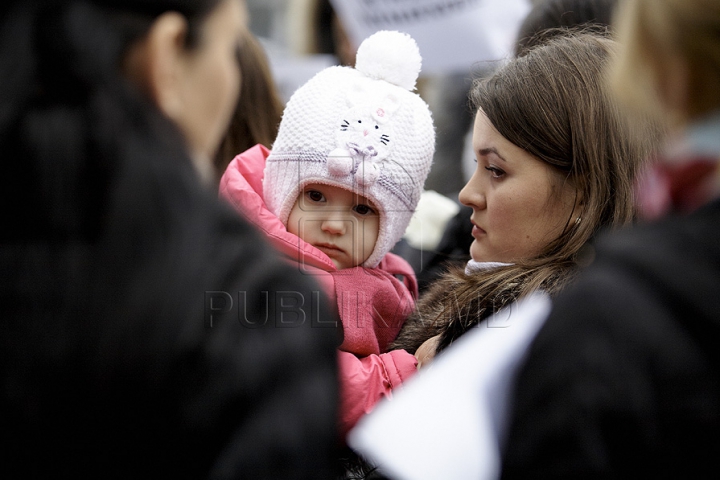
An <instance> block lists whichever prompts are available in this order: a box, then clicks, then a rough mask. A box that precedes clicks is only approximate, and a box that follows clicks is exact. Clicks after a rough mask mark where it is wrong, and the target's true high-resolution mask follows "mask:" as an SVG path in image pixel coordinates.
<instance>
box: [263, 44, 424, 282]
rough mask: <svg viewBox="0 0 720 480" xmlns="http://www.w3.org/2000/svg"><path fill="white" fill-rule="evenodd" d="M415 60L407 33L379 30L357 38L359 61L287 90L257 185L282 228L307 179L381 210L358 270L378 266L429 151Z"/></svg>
mask: <svg viewBox="0 0 720 480" xmlns="http://www.w3.org/2000/svg"><path fill="white" fill-rule="evenodd" d="M421 62H422V59H421V57H420V52H419V50H418V47H417V44H416V43H415V41H414V40H413V39H412V38H411V37H410V36H409V35H407V34H404V33H400V32H392V31H380V32H377V33H375V34H373V35H371V36H370V37H368V38H367V39H366V40H365V41H363V42H362V44H361V45H360V48H358V52H357V59H356V62H355V64H356V66H355V68H351V67H339V66H338V67H329V68H326V69H325V70H323V71H321V72H320V73H318V74H317V75H315V76H314V77H313V78H312V79H310V80H309V81H308V82H307V83H306V84H304V85H303V86H302V87H300V88H299V89H298V90H297V91H296V92H295V93H294V94H293V95H292V97H291V98H290V100H289V101H288V103H287V106H286V108H285V112H284V113H283V118H282V122H281V123H280V130H279V132H278V136H277V138H276V140H275V143H274V144H273V147H272V152H271V153H270V156H269V157H268V159H267V165H266V166H265V177H264V186H263V190H264V192H263V194H264V197H265V203H266V204H267V206H268V208H269V209H270V211H272V212H273V213H274V214H275V215H277V216H278V218H279V219H280V221H281V222H282V223H283V224H284V225H287V220H288V217H289V215H290V211H291V210H292V208H293V206H294V204H295V200H296V199H297V196H298V194H299V193H300V191H301V190H302V189H303V188H304V187H305V186H306V185H308V184H311V183H319V184H327V185H333V186H337V187H341V188H345V189H347V190H351V191H353V192H356V193H358V194H360V195H363V196H365V197H367V198H368V199H370V201H372V202H373V204H374V205H375V206H376V207H377V208H378V210H380V211H379V214H380V231H379V233H378V239H377V242H376V243H375V249H374V250H373V252H372V253H371V254H370V256H369V257H368V259H367V260H366V261H365V263H363V266H364V267H370V268H373V267H376V266H377V265H378V263H380V260H382V258H383V256H385V254H386V253H387V252H388V251H390V249H391V248H392V247H393V246H394V245H395V244H396V243H397V241H398V240H400V238H401V237H402V235H403V233H404V232H405V229H406V228H407V226H408V223H409V222H410V217H411V216H412V214H413V212H414V211H415V207H416V206H417V203H418V200H419V199H420V194H421V193H422V190H423V185H424V184H425V179H426V178H427V175H428V172H429V171H430V165H431V163H432V157H433V153H434V151H435V129H434V127H433V122H432V117H431V115H430V109H429V108H428V106H427V104H426V103H425V102H424V101H423V100H422V99H421V98H420V97H419V96H418V95H417V94H415V93H412V91H411V90H414V89H415V81H416V80H417V78H418V75H419V73H420V66H421Z"/></svg>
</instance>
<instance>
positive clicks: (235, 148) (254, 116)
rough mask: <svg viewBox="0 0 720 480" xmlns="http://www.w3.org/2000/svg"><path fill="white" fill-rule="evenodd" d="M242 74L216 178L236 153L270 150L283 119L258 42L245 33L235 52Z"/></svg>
mask: <svg viewBox="0 0 720 480" xmlns="http://www.w3.org/2000/svg"><path fill="white" fill-rule="evenodd" d="M238 63H239V66H240V71H241V72H242V83H241V84H240V97H239V98H238V103H237V105H236V107H235V113H234V114H233V117H232V120H231V122H230V126H229V127H228V130H227V132H226V134H225V137H224V138H223V141H222V143H221V144H220V147H219V148H218V152H217V154H216V155H215V161H214V164H215V171H216V174H217V178H218V179H219V178H220V177H221V176H222V174H223V173H225V169H226V168H227V166H228V164H229V163H230V162H231V161H232V159H233V158H235V156H236V155H237V154H238V153H242V152H244V151H245V150H247V149H248V148H250V147H253V146H255V145H257V144H258V143H259V144H261V145H264V146H266V147H267V148H270V147H271V146H272V143H273V142H274V141H275V137H276V136H277V133H278V128H279V126H280V120H281V119H282V112H283V107H284V105H283V102H282V100H281V97H280V93H279V91H278V89H277V85H276V84H275V79H274V77H273V76H272V72H271V70H270V64H269V61H268V58H267V55H266V54H265V50H264V49H263V47H262V45H261V44H260V42H259V41H258V40H257V38H255V36H254V35H253V34H252V33H250V31H246V32H245V34H244V37H243V39H242V43H241V45H240V48H239V49H238Z"/></svg>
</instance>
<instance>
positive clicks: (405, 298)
mask: <svg viewBox="0 0 720 480" xmlns="http://www.w3.org/2000/svg"><path fill="white" fill-rule="evenodd" d="M269 153H270V152H269V151H268V150H267V148H265V147H264V146H262V145H256V146H254V147H252V148H250V149H249V150H247V151H245V152H243V153H241V154H240V155H238V156H237V157H235V158H234V159H233V161H232V162H231V163H230V165H229V166H228V168H227V170H226V171H225V174H224V175H223V177H222V179H221V180H220V196H221V197H222V198H224V199H225V200H227V201H229V202H230V204H231V205H232V206H233V207H234V208H235V209H236V210H237V211H239V212H240V213H241V214H242V215H243V216H244V217H245V218H247V219H248V220H249V221H250V222H252V223H253V224H255V226H256V227H258V228H259V229H260V230H261V231H262V232H263V233H264V234H265V235H266V237H267V238H268V240H269V241H270V243H271V244H272V245H273V246H274V247H275V248H276V249H277V250H279V251H280V252H282V253H283V254H285V255H286V256H287V257H288V258H289V259H290V260H291V261H293V262H294V263H295V264H296V265H297V266H298V268H301V269H302V270H303V271H304V272H305V273H307V274H309V275H313V276H314V278H315V279H316V280H317V281H318V283H319V284H320V285H321V287H322V288H323V289H324V290H325V292H326V294H327V295H328V297H329V298H330V299H331V301H333V302H336V303H337V306H338V312H339V314H340V319H341V322H342V327H343V342H342V344H341V345H340V347H339V351H338V355H339V358H338V365H339V375H340V387H341V388H340V430H341V433H342V434H343V435H345V434H346V433H347V432H348V431H350V429H351V428H352V427H353V426H354V425H355V423H356V422H357V421H358V420H359V419H360V417H362V416H363V415H364V414H366V413H368V412H370V411H371V410H372V409H373V408H374V406H375V404H376V403H377V402H378V401H379V400H380V399H381V398H383V397H391V395H392V390H393V389H394V388H397V387H398V386H399V385H400V384H401V383H402V382H404V381H405V380H406V379H407V378H409V377H410V376H411V375H412V374H414V373H415V371H416V368H417V359H416V358H415V356H414V355H411V354H409V353H408V352H406V351H405V350H393V351H391V352H386V349H387V347H388V345H389V343H390V342H392V341H393V340H394V339H395V336H397V333H398V332H399V331H400V327H402V324H403V322H404V321H405V318H406V317H407V315H408V314H409V313H410V312H411V311H412V308H413V306H414V299H415V298H417V294H418V289H417V281H416V279H415V272H414V271H413V270H412V267H411V266H410V265H409V264H408V263H407V262H406V261H405V260H403V259H402V258H400V257H399V256H397V255H394V254H392V253H388V254H386V255H385V257H384V258H383V260H382V261H381V262H380V264H379V265H378V267H377V268H372V269H368V268H363V267H355V268H350V269H344V270H340V271H339V270H337V269H336V268H335V265H334V264H333V263H332V261H331V260H330V258H329V257H328V256H327V255H325V253H323V252H322V251H320V250H318V249H317V248H315V247H313V246H312V245H310V244H309V243H307V242H304V241H303V240H301V239H300V238H299V237H297V236H296V235H294V234H292V233H290V232H288V231H287V229H286V228H285V226H284V225H283V224H282V222H280V219H278V218H277V217H276V216H275V215H274V214H273V213H272V212H270V210H268V208H267V206H266V205H265V201H264V200H263V196H262V191H263V186H262V178H263V171H264V169H265V160H266V158H267V156H268V155H269ZM395 275H400V276H402V277H403V281H402V282H400V281H399V280H398V279H397V278H396V276H395Z"/></svg>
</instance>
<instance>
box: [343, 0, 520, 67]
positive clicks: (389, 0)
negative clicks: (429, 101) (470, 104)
mask: <svg viewBox="0 0 720 480" xmlns="http://www.w3.org/2000/svg"><path fill="white" fill-rule="evenodd" d="M331 1H332V4H333V7H334V8H335V11H336V12H337V14H338V15H339V17H340V19H341V20H342V22H343V25H344V26H345V28H346V30H347V32H348V35H349V36H350V38H351V39H352V40H353V42H355V44H356V45H359V44H360V43H361V42H362V41H363V40H364V39H365V38H367V37H369V36H370V35H372V34H373V33H375V32H377V31H378V30H398V31H401V32H405V33H408V34H409V35H410V36H412V37H413V38H414V39H415V41H416V42H417V44H418V47H419V48H420V54H421V55H422V57H423V68H422V75H436V74H447V73H456V72H467V71H470V70H471V69H473V68H475V67H481V66H482V64H483V63H485V62H495V61H498V60H503V59H507V58H509V57H510V56H511V55H512V50H513V44H514V42H515V38H516V35H517V32H518V29H519V27H520V23H521V22H522V20H523V19H524V18H525V16H526V15H527V13H528V12H529V11H530V2H529V0H331Z"/></svg>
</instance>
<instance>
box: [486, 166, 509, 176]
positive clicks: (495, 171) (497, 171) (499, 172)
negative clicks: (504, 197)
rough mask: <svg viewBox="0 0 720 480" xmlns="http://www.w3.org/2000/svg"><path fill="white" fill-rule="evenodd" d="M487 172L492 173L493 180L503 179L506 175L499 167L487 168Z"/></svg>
mask: <svg viewBox="0 0 720 480" xmlns="http://www.w3.org/2000/svg"><path fill="white" fill-rule="evenodd" d="M485 170H487V171H488V172H490V176H491V177H492V178H502V176H503V175H505V172H504V171H502V170H500V169H499V168H497V167H485Z"/></svg>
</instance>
